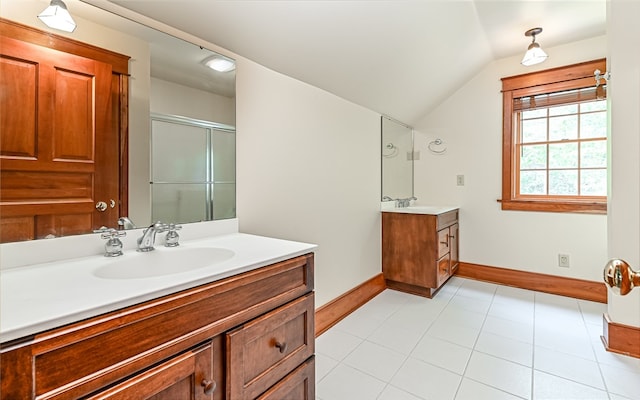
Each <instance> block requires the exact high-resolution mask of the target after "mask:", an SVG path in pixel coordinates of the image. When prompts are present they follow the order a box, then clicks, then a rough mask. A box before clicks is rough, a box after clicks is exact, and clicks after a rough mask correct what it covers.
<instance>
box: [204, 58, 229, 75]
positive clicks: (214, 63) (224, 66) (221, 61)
mask: <svg viewBox="0 0 640 400" xmlns="http://www.w3.org/2000/svg"><path fill="white" fill-rule="evenodd" d="M203 62H204V65H206V66H207V67H209V68H211V69H213V70H215V71H218V72H229V71H233V70H234V69H236V63H235V61H233V60H232V59H230V58H227V57H224V56H221V55H215V56H213V57H209V58H207V59H205V60H204V61H203Z"/></svg>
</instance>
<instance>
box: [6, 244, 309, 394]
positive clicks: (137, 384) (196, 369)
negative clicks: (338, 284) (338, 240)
mask: <svg viewBox="0 0 640 400" xmlns="http://www.w3.org/2000/svg"><path fill="white" fill-rule="evenodd" d="M314 331H315V329H314V293H313V254H311V253H310V254H307V255H304V256H299V257H295V258H292V259H289V260H286V261H282V262H279V263H276V264H272V265H269V266H265V267H262V268H258V269H255V270H252V271H249V272H245V273H242V274H239V275H235V276H232V277H229V278H225V279H222V280H219V281H215V282H212V283H209V284H206V285H202V286H198V287H195V288H192V289H188V290H185V291H181V292H178V293H175V294H172V295H168V296H164V297H161V298H158V299H155V300H151V301H147V302H144V303H141V304H138V305H135V306H131V307H128V308H125V309H121V310H117V311H114V312H111V313H108V314H104V315H100V316H97V317H94V318H90V319H87V320H84V321H80V322H77V323H73V324H70V325H66V326H63V327H60V328H57V329H54V330H51V331H47V332H43V333H40V334H36V335H34V336H30V337H25V338H22V339H18V340H14V341H11V342H7V343H2V344H1V345H0V374H1V375H0V378H1V382H0V394H1V396H0V397H1V398H2V399H5V398H6V399H20V400H23V399H36V398H37V399H39V400H40V399H42V400H45V399H78V398H83V399H109V400H114V399H135V400H138V399H153V400H160V399H171V400H176V399H181V400H183V399H191V400H205V399H207V400H212V399H213V400H222V399H228V400H236V399H256V398H261V399H292V400H293V399H295V400H304V399H309V400H313V399H314V398H315V380H314V363H315V361H314V360H315V359H314V351H315V348H314Z"/></svg>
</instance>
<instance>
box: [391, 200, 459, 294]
mask: <svg viewBox="0 0 640 400" xmlns="http://www.w3.org/2000/svg"><path fill="white" fill-rule="evenodd" d="M458 243H459V238H458V209H456V208H444V209H443V208H432V207H415V208H414V207H412V208H411V209H393V210H389V211H383V212H382V272H383V275H384V278H385V281H386V284H387V287H389V288H391V289H396V290H400V291H403V292H408V293H413V294H417V295H420V296H425V297H429V298H431V297H432V296H433V295H434V294H435V293H436V292H437V291H438V289H440V287H442V285H443V284H444V283H445V282H446V281H447V279H449V277H451V276H452V275H453V274H454V273H455V271H456V269H457V268H458Z"/></svg>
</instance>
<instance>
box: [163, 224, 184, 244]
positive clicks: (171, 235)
mask: <svg viewBox="0 0 640 400" xmlns="http://www.w3.org/2000/svg"><path fill="white" fill-rule="evenodd" d="M166 226H167V230H168V231H169V232H167V237H166V238H165V239H166V240H165V244H164V245H165V246H166V247H176V246H180V243H179V242H178V241H179V240H180V236H179V235H178V232H177V231H179V230H180V229H182V225H176V224H173V223H171V224H168V225H166Z"/></svg>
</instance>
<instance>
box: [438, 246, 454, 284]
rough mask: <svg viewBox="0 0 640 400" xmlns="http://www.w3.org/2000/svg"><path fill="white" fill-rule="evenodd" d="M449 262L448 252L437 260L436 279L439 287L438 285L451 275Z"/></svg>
mask: <svg viewBox="0 0 640 400" xmlns="http://www.w3.org/2000/svg"><path fill="white" fill-rule="evenodd" d="M450 264H451V255H450V254H447V255H445V256H444V257H442V258H441V259H439V260H438V266H437V268H438V269H437V271H436V279H437V283H438V287H440V285H442V284H443V283H444V282H445V281H446V280H447V279H449V276H451V268H450Z"/></svg>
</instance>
